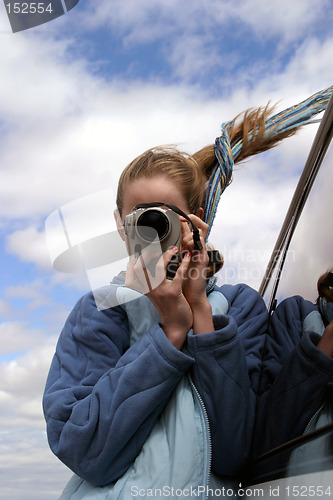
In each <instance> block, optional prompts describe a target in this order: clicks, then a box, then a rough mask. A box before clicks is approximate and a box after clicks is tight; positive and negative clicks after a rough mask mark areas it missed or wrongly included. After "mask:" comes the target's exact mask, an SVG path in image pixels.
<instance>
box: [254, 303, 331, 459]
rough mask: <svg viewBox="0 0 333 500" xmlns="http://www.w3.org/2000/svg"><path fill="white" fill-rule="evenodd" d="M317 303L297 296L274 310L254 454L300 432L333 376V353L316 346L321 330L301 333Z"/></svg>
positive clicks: (264, 368)
mask: <svg viewBox="0 0 333 500" xmlns="http://www.w3.org/2000/svg"><path fill="white" fill-rule="evenodd" d="M314 309H315V306H314V305H313V304H312V303H311V302H309V301H306V300H304V299H303V298H302V297H299V296H295V297H291V298H289V299H286V300H285V301H283V302H282V303H281V304H280V305H279V306H278V308H277V309H276V311H275V312H274V313H273V315H272V318H271V321H270V328H269V332H268V336H267V344H266V349H265V356H264V362H263V371H262V379H261V384H260V386H261V388H260V396H259V398H258V408H257V423H256V432H255V442H254V449H255V454H256V455H258V454H261V453H264V452H266V451H269V450H271V449H273V448H275V447H276V446H279V445H281V444H283V443H285V442H287V441H289V440H291V439H293V438H295V437H297V436H300V435H301V434H302V433H303V432H304V430H305V428H306V426H307V424H308V422H309V421H310V419H311V417H312V416H313V415H314V414H315V412H316V411H317V410H318V409H319V408H320V406H321V405H322V403H323V402H324V399H325V395H326V391H327V385H328V383H330V382H332V381H333V359H332V358H330V357H329V356H327V355H326V354H324V353H323V352H322V351H320V350H319V349H318V348H317V347H316V346H317V344H318V342H319V340H320V336H319V335H318V334H317V333H315V332H310V331H308V332H304V333H303V328H302V324H303V319H304V318H305V317H306V316H307V314H308V313H309V312H311V311H312V310H314Z"/></svg>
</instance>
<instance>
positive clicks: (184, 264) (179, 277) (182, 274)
mask: <svg viewBox="0 0 333 500" xmlns="http://www.w3.org/2000/svg"><path fill="white" fill-rule="evenodd" d="M190 262H191V253H190V252H187V253H186V254H185V255H184V257H183V260H182V261H181V263H180V265H179V267H178V269H177V272H176V274H175V277H174V279H173V283H174V284H175V286H178V285H181V284H182V283H183V281H185V280H186V278H187V271H188V268H189V265H190Z"/></svg>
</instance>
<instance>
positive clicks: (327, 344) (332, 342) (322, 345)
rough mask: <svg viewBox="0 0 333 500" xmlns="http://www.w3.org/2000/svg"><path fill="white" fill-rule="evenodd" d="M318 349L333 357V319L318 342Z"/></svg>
mask: <svg viewBox="0 0 333 500" xmlns="http://www.w3.org/2000/svg"><path fill="white" fill-rule="evenodd" d="M317 347H318V349H320V350H321V351H322V352H324V353H325V354H327V356H330V357H331V358H333V320H332V321H331V322H330V323H329V325H327V327H326V328H325V331H324V333H323V336H322V338H321V339H320V341H319V342H318V344H317Z"/></svg>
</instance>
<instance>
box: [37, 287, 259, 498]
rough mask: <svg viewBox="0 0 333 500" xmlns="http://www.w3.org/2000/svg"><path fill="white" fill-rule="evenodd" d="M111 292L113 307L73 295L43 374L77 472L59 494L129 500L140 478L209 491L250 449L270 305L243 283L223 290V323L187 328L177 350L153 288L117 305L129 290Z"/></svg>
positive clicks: (218, 312)
mask: <svg viewBox="0 0 333 500" xmlns="http://www.w3.org/2000/svg"><path fill="white" fill-rule="evenodd" d="M103 293H104V292H103ZM109 293H110V294H111V295H112V297H113V299H112V301H111V302H112V305H113V307H105V306H104V307H103V309H102V310H99V309H97V307H96V303H95V298H96V297H95V298H94V295H93V294H92V293H89V294H87V295H85V296H84V297H83V298H81V299H80V300H79V302H78V303H77V304H76V306H75V307H74V309H73V310H72V312H71V314H70V315H69V317H68V320H67V322H66V324H65V326H64V329H63V331H62V333H61V335H60V338H59V341H58V345H57V349H56V353H55V355H54V358H53V361H52V365H51V368H50V372H49V376H48V379H47V383H46V388H45V393H44V399H43V408H44V414H45V418H46V422H47V434H48V440H49V444H50V447H51V449H52V451H53V452H54V453H55V454H56V455H57V456H58V457H59V459H60V460H61V461H62V462H64V463H65V464H66V465H67V466H68V467H69V468H70V469H72V470H73V471H74V473H75V476H74V477H73V479H72V480H71V481H70V483H69V484H68V486H67V487H66V489H65V492H64V494H63V496H62V497H61V498H64V499H65V498H66V499H67V498H68V499H69V498H72V499H76V498H77V499H82V498H94V499H110V500H113V499H115V498H117V499H118V498H119V499H120V498H124V499H125V500H127V499H128V498H130V494H133V488H137V487H138V485H141V488H146V489H147V488H148V487H149V488H153V487H155V488H156V487H157V486H158V487H162V486H163V485H165V486H167V487H171V486H172V487H176V488H178V489H179V491H180V489H181V488H182V489H183V491H185V490H186V488H190V487H192V488H195V487H200V488H202V491H201V498H206V497H207V496H208V494H207V491H206V490H205V491H204V490H203V488H204V486H208V484H213V483H214V484H217V483H216V478H218V477H219V476H236V475H237V474H238V473H239V471H240V470H241V469H242V468H243V466H244V465H245V464H246V462H247V460H248V458H249V454H250V448H251V440H252V435H253V427H254V419H255V405H256V394H257V392H258V388H259V376H260V370H261V358H262V354H263V353H262V351H263V346H264V339H265V332H266V328H267V311H266V307H265V305H264V303H263V301H262V299H261V298H260V296H259V295H258V293H257V292H255V291H254V290H252V289H251V288H249V287H247V286H246V285H237V286H231V285H224V286H222V287H221V288H219V287H215V288H214V289H213V291H211V292H210V293H209V295H208V298H209V301H210V303H211V305H212V310H213V319H214V326H215V331H214V332H211V333H206V334H201V335H193V332H192V331H189V332H188V336H187V341H186V343H185V345H184V347H183V349H182V351H179V350H177V349H176V348H175V347H174V346H173V345H172V344H171V343H170V342H169V340H168V339H167V337H166V336H165V334H164V332H163V330H162V329H161V327H160V325H159V316H158V313H157V311H156V309H155V308H154V306H153V305H152V304H151V302H150V301H149V299H148V298H147V297H146V296H144V295H139V294H137V296H132V297H130V298H132V299H133V300H130V301H129V300H123V297H122V300H118V303H119V305H115V304H117V297H118V299H119V296H121V295H124V294H126V293H129V294H131V293H132V294H133V291H128V289H126V288H125V287H121V286H119V287H117V286H113V285H112V286H111V287H110V292H109V291H107V293H106V295H108V294H109ZM117 294H118V295H117ZM134 295H135V292H134ZM115 301H116V302H115ZM170 313H172V311H171V312H170ZM210 474H211V476H210ZM209 478H210V479H209ZM209 481H210V482H209ZM135 491H137V490H135ZM141 491H142V490H141ZM146 496H147V497H149V496H152V495H151V494H149V493H147V495H146ZM185 496H188V495H186V494H185V493H184V497H185ZM140 497H141V498H142V497H143V495H141V494H140ZM198 497H199V496H198ZM179 498H182V497H181V496H179ZM209 498H211V496H209ZM212 498H213V497H212Z"/></svg>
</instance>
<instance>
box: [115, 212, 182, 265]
mask: <svg viewBox="0 0 333 500" xmlns="http://www.w3.org/2000/svg"><path fill="white" fill-rule="evenodd" d="M124 232H125V234H126V236H128V244H129V249H130V254H131V255H133V254H141V252H142V250H143V249H144V248H147V247H151V248H152V249H154V247H157V249H158V250H159V251H160V255H162V253H164V252H165V251H166V250H168V248H170V247H174V246H176V247H178V250H179V246H180V234H181V224H180V219H179V216H178V215H177V214H176V213H175V212H174V211H173V210H171V209H170V208H167V209H165V208H162V207H160V206H151V207H148V208H136V207H135V208H134V209H133V210H132V212H131V213H130V214H128V215H126V217H125V224H124Z"/></svg>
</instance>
